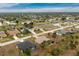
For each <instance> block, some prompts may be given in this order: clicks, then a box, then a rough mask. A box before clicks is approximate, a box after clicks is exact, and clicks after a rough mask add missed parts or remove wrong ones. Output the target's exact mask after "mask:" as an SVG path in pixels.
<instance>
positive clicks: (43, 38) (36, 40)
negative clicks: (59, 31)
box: [35, 36, 50, 44]
mask: <svg viewBox="0 0 79 59" xmlns="http://www.w3.org/2000/svg"><path fill="white" fill-rule="evenodd" d="M48 40H50V39H48V38H47V37H45V36H40V37H38V38H37V39H35V42H36V43H38V44H41V43H43V42H44V41H48Z"/></svg>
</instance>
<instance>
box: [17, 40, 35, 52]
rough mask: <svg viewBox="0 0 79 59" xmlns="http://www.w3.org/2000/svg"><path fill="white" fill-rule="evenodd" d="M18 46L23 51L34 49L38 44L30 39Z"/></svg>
mask: <svg viewBox="0 0 79 59" xmlns="http://www.w3.org/2000/svg"><path fill="white" fill-rule="evenodd" d="M17 46H18V48H19V49H20V50H22V51H26V50H34V49H35V48H36V45H35V44H34V43H32V42H30V41H24V42H20V43H19V44H17Z"/></svg>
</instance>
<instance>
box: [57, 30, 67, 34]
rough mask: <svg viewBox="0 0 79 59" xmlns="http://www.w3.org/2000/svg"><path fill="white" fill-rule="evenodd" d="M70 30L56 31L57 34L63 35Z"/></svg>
mask: <svg viewBox="0 0 79 59" xmlns="http://www.w3.org/2000/svg"><path fill="white" fill-rule="evenodd" d="M67 32H68V31H65V30H59V31H57V32H56V34H57V35H62V34H66V33H67Z"/></svg>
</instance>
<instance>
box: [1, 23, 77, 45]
mask: <svg viewBox="0 0 79 59" xmlns="http://www.w3.org/2000/svg"><path fill="white" fill-rule="evenodd" d="M76 25H78V24H74V25H71V26H66V27H61V28H58V29H54V30H51V31H46V32H43V33H39V34H34V35H36V36H39V35H43V34H46V33H50V32H52V33H53V32H54V31H57V30H61V29H64V28H68V27H72V26H76ZM31 37H32V36H28V37H23V38H20V39H18V40H12V41H9V42H5V43H0V46H5V45H8V44H12V43H15V42H18V41H20V40H24V39H28V38H31Z"/></svg>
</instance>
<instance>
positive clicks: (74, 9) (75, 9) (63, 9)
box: [0, 7, 79, 12]
mask: <svg viewBox="0 0 79 59" xmlns="http://www.w3.org/2000/svg"><path fill="white" fill-rule="evenodd" d="M5 10H6V11H5ZM0 12H79V7H59V8H58V7H54V8H37V9H0Z"/></svg>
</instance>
